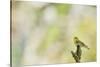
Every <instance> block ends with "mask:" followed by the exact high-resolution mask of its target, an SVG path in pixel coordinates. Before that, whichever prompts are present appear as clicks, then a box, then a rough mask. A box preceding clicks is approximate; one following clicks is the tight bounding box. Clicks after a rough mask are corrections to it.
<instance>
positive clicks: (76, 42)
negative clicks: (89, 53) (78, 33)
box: [74, 37, 89, 49]
mask: <svg viewBox="0 0 100 67" xmlns="http://www.w3.org/2000/svg"><path fill="white" fill-rule="evenodd" d="M74 43H75V45H76V46H77V45H80V47H85V48H87V49H89V47H88V46H87V45H85V44H84V43H83V42H82V41H80V40H79V39H78V37H74Z"/></svg>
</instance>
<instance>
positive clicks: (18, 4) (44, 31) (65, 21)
mask: <svg viewBox="0 0 100 67" xmlns="http://www.w3.org/2000/svg"><path fill="white" fill-rule="evenodd" d="M11 9H12V32H11V33H12V65H13V66H16V67H18V66H20V65H39V64H58V63H59V64H61V63H62V64H64V63H76V62H75V60H74V58H73V57H72V55H71V50H73V51H75V50H76V47H75V45H74V42H73V38H74V37H75V36H77V37H78V38H79V39H80V40H81V41H83V42H84V43H85V44H86V45H88V46H89V48H90V50H87V49H85V48H82V59H81V62H91V61H96V33H97V32H96V6H94V5H79V4H64V3H47V2H32V1H13V2H12V7H11Z"/></svg>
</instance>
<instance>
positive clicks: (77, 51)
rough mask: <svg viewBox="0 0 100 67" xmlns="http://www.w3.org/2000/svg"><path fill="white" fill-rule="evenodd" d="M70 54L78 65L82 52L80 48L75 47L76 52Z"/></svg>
mask: <svg viewBox="0 0 100 67" xmlns="http://www.w3.org/2000/svg"><path fill="white" fill-rule="evenodd" d="M71 54H72V56H73V58H74V60H75V61H76V62H77V63H80V59H81V54H82V50H81V47H80V46H79V45H77V50H76V52H73V51H71Z"/></svg>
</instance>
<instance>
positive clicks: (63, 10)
mask: <svg viewBox="0 0 100 67" xmlns="http://www.w3.org/2000/svg"><path fill="white" fill-rule="evenodd" d="M55 7H56V9H57V11H58V14H60V15H66V14H68V12H69V10H70V8H71V5H70V4H55Z"/></svg>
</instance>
